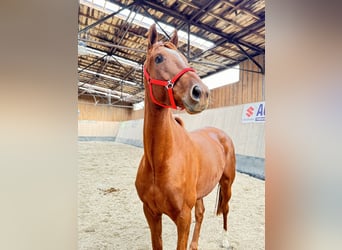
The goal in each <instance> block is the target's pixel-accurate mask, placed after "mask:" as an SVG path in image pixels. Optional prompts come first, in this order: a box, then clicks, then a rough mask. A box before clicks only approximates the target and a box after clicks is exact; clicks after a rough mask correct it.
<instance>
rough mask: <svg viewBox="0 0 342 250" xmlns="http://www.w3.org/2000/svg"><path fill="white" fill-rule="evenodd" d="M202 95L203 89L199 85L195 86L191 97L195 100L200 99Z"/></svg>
mask: <svg viewBox="0 0 342 250" xmlns="http://www.w3.org/2000/svg"><path fill="white" fill-rule="evenodd" d="M201 95H202V89H201V88H200V87H199V86H198V85H195V86H193V88H192V91H191V98H192V99H193V100H194V101H199V99H200V97H201Z"/></svg>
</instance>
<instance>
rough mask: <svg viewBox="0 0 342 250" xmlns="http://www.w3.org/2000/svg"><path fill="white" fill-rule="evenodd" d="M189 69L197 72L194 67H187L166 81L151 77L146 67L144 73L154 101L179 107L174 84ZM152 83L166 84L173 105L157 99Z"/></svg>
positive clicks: (164, 106)
mask: <svg viewBox="0 0 342 250" xmlns="http://www.w3.org/2000/svg"><path fill="white" fill-rule="evenodd" d="M188 71H193V72H195V70H194V69H193V68H185V69H183V70H182V71H181V72H179V73H178V74H177V75H175V76H174V77H173V78H172V79H171V80H168V81H165V80H157V79H153V78H151V77H150V75H149V73H148V72H147V70H146V68H145V67H144V75H145V77H146V80H147V83H148V86H149V89H150V96H151V99H152V102H153V103H155V104H157V105H159V106H161V107H163V108H173V109H177V105H176V102H175V99H174V97H173V91H172V90H173V86H174V85H175V84H176V82H177V81H178V79H179V78H180V77H181V76H182V75H184V74H185V73H186V72H188ZM152 84H155V85H159V86H164V87H165V88H166V89H167V92H168V94H169V99H170V103H171V105H165V104H162V103H160V102H158V101H157V100H156V98H155V97H154V95H153V91H152Z"/></svg>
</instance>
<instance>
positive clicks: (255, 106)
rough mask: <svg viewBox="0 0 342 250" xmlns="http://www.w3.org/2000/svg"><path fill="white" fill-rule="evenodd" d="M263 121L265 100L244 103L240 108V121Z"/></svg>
mask: <svg viewBox="0 0 342 250" xmlns="http://www.w3.org/2000/svg"><path fill="white" fill-rule="evenodd" d="M251 122H253V123H264V122H265V102H254V103H249V104H245V105H244V107H243V110H242V123H251Z"/></svg>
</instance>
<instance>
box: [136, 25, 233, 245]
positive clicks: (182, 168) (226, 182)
mask: <svg viewBox="0 0 342 250" xmlns="http://www.w3.org/2000/svg"><path fill="white" fill-rule="evenodd" d="M177 43H178V36H177V31H175V32H174V33H173V35H172V38H171V39H170V41H168V42H164V43H162V42H158V34H157V31H156V27H155V25H152V26H151V28H150V30H149V34H148V51H147V57H146V61H145V63H144V77H145V79H144V84H145V89H146V93H145V117H144V129H143V140H144V155H143V157H142V159H141V162H140V166H139V169H138V173H137V177H136V181H135V186H136V189H137V192H138V195H139V198H140V199H141V200H142V202H143V210H144V213H145V217H146V219H147V222H148V225H149V227H150V231H151V240H152V246H153V249H154V250H156V249H162V248H163V246H162V220H161V218H162V214H166V215H168V216H169V217H170V218H171V219H172V220H173V221H174V223H175V224H176V226H177V233H178V241H177V249H178V250H185V249H186V248H187V244H188V236H189V230H190V223H191V210H192V208H193V207H194V206H195V217H196V224H195V229H194V233H193V238H192V241H191V244H190V249H197V248H198V239H199V232H200V229H201V223H202V220H203V214H204V205H203V197H205V196H206V195H207V194H209V193H210V192H211V191H212V190H213V189H214V187H215V186H216V185H217V183H219V187H220V189H219V198H218V204H217V214H218V215H219V214H221V213H222V214H223V229H224V232H225V235H224V236H225V238H226V239H225V242H226V243H225V245H227V244H228V240H227V235H226V232H227V214H228V210H229V206H228V201H229V199H230V197H231V185H232V183H233V181H234V178H235V153H234V146H233V143H232V140H231V139H230V138H229V137H228V136H227V135H226V134H225V133H224V132H223V131H221V130H219V129H216V128H205V129H201V130H197V131H194V132H190V133H189V132H187V131H186V130H185V128H184V127H183V122H182V121H181V120H180V119H179V118H177V119H175V118H174V117H173V116H172V112H171V110H170V109H169V108H175V109H176V108H180V109H185V110H186V111H187V112H188V113H190V114H195V113H199V112H201V111H203V110H204V109H206V108H207V106H208V99H209V89H208V88H207V86H206V85H204V83H203V82H202V81H201V79H200V78H199V76H198V75H197V74H196V73H195V71H194V70H193V69H192V68H190V67H189V65H188V63H187V60H186V59H185V57H184V56H183V55H182V54H181V53H180V52H179V51H178V50H177ZM226 247H228V246H226Z"/></svg>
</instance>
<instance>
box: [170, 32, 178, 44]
mask: <svg viewBox="0 0 342 250" xmlns="http://www.w3.org/2000/svg"><path fill="white" fill-rule="evenodd" d="M170 42H172V43H173V44H174V45H175V46H176V47H177V46H178V34H177V30H175V31H174V32H173V34H172V37H171V38H170Z"/></svg>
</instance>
